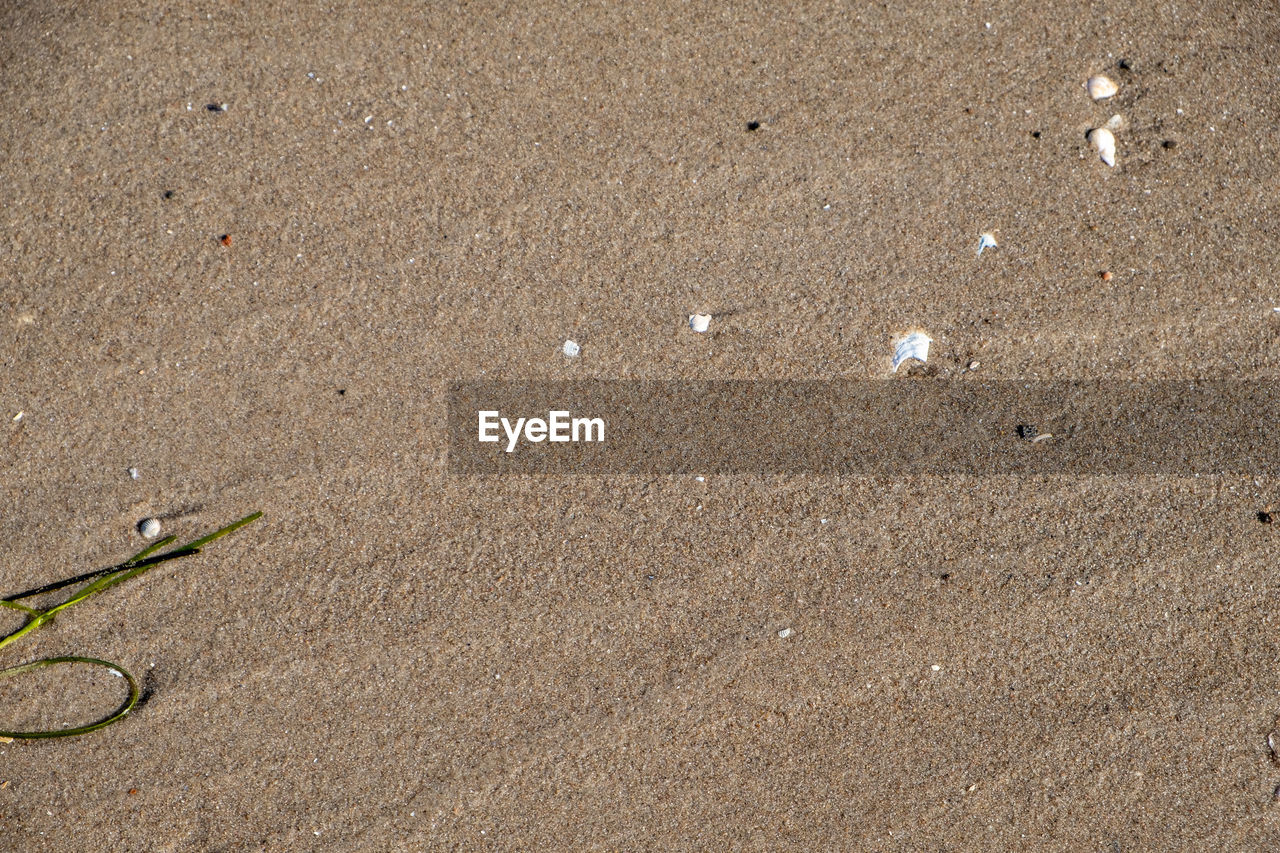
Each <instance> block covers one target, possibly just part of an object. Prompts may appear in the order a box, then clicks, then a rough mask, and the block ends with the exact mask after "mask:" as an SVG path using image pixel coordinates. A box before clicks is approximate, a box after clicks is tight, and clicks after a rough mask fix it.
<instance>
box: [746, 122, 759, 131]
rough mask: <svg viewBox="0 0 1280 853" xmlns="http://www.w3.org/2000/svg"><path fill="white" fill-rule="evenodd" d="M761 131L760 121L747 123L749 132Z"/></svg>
mask: <svg viewBox="0 0 1280 853" xmlns="http://www.w3.org/2000/svg"><path fill="white" fill-rule="evenodd" d="M759 129H760V122H758V121H749V122H747V130H759Z"/></svg>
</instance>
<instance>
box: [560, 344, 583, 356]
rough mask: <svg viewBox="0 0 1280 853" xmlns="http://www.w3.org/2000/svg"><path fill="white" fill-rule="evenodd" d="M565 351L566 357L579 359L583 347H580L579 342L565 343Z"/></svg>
mask: <svg viewBox="0 0 1280 853" xmlns="http://www.w3.org/2000/svg"><path fill="white" fill-rule="evenodd" d="M563 351H564V354H565V356H566V357H568V358H577V357H578V353H580V352H582V347H580V346H578V342H577V341H565V342H564V350H563Z"/></svg>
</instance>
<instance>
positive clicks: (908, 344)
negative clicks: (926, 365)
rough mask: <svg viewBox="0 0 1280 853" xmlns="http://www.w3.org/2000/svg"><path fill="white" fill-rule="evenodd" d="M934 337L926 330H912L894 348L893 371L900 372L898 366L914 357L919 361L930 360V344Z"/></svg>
mask: <svg viewBox="0 0 1280 853" xmlns="http://www.w3.org/2000/svg"><path fill="white" fill-rule="evenodd" d="M932 342H933V339H932V338H930V337H929V336H928V335H926V334H925V333H924V332H912V333H911V334H909V335H907V336H906V337H905V338H903V339H902V340H900V341H898V345H897V346H896V347H894V349H893V372H894V373H897V372H898V366H899V365H900V364H902V362H904V361H906V360H907V359H911V358H914V359H916V360H917V361H920V362H925V361H928V360H929V344H931V343H932Z"/></svg>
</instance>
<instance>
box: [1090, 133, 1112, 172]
mask: <svg viewBox="0 0 1280 853" xmlns="http://www.w3.org/2000/svg"><path fill="white" fill-rule="evenodd" d="M1089 141H1090V142H1092V143H1093V147H1094V148H1097V149H1098V156H1099V157H1100V158H1102V162H1104V163H1106V164H1107V165H1108V166H1114V165H1115V164H1116V135H1115V134H1114V133H1112V132H1111V131H1109V130H1107V129H1106V128H1105V127H1095V128H1094V129H1093V130H1091V131H1089Z"/></svg>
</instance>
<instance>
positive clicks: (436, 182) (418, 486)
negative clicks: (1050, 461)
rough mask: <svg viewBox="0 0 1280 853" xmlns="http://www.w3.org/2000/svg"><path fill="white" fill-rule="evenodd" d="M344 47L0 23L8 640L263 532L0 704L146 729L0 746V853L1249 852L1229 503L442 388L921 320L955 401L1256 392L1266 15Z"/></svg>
mask: <svg viewBox="0 0 1280 853" xmlns="http://www.w3.org/2000/svg"><path fill="white" fill-rule="evenodd" d="M362 5H363V8H356V4H351V5H350V6H348V5H345V4H336V5H332V6H330V5H320V4H309V3H305V2H304V3H291V4H281V3H272V2H253V0H242V2H225V3H219V4H214V5H212V6H198V7H196V6H193V7H188V6H187V5H186V4H158V5H157V4H148V3H138V2H115V0H113V2H105V3H52V2H15V3H9V4H5V5H4V7H3V9H0V68H3V73H2V74H0V99H2V101H0V103H3V106H4V108H5V116H6V120H5V121H4V123H3V125H0V134H3V144H2V146H0V148H2V150H3V152H4V153H3V159H2V160H0V170H2V172H3V180H0V216H2V217H3V219H4V224H5V227H4V228H3V230H2V231H0V359H2V361H0V363H3V364H4V366H5V368H4V371H3V376H4V380H5V381H4V382H3V383H0V415H3V417H0V430H3V432H4V435H3V438H2V440H3V442H4V446H5V453H4V454H3V455H2V456H0V490H2V494H0V541H3V542H4V544H5V553H4V558H3V561H2V563H0V580H2V583H0V588H2V591H3V594H9V593H10V592H14V591H18V590H21V589H26V588H28V587H30V586H34V585H38V584H42V583H46V582H48V581H50V580H54V579H57V578H60V577H63V576H67V575H70V574H74V573H77V572H80V571H86V570H88V569H90V568H94V567H99V566H104V565H108V564H110V563H111V562H113V561H115V560H118V559H121V558H123V557H124V556H126V555H128V554H129V553H131V552H132V551H135V550H137V549H138V548H140V547H141V542H140V539H139V537H138V535H137V533H136V531H135V527H134V526H135V525H136V524H137V522H138V521H139V520H140V519H142V518H145V517H148V516H155V517H157V518H160V519H162V521H163V523H164V530H165V533H166V534H167V533H174V534H175V535H178V536H186V535H188V534H198V533H201V532H205V531H207V530H212V529H215V528H216V527H218V526H221V525H222V524H225V523H227V522H229V521H231V520H233V519H235V518H238V517H240V516H242V515H244V514H246V513H248V512H250V511H253V510H257V509H261V510H263V511H264V512H265V514H266V517H265V518H264V519H263V521H261V522H259V523H257V524H255V525H253V526H252V527H250V528H247V529H245V530H244V531H241V532H238V533H237V534H236V535H235V536H233V537H231V538H230V539H227V540H225V541H222V542H219V543H217V545H216V547H211V548H210V549H209V550H208V551H207V552H206V553H204V554H202V555H200V556H199V557H197V558H195V559H194V560H192V561H189V562H187V563H185V564H180V565H174V566H173V567H168V566H166V567H165V568H164V569H163V570H162V571H156V572H154V573H152V574H149V575H147V576H146V577H144V578H142V579H140V580H139V581H137V582H135V583H131V584H130V585H127V586H124V587H121V588H119V589H116V590H113V591H112V592H111V593H110V594H109V596H107V597H104V598H102V599H101V600H98V601H95V602H91V603H89V604H86V605H84V606H82V607H80V608H78V609H77V610H76V611H75V612H74V613H72V614H69V618H67V619H65V620H60V621H59V622H58V623H57V624H56V625H54V626H52V627H49V628H46V629H44V630H42V631H41V632H40V634H39V636H37V637H35V638H33V639H32V640H31V641H29V642H26V643H23V644H22V645H20V646H18V647H15V648H14V649H12V650H10V651H11V653H12V654H11V657H13V660H9V659H8V658H6V660H5V661H3V662H0V663H5V664H8V663H16V662H19V659H25V658H26V657H35V656H39V655H47V654H66V653H83V654H94V655H97V656H101V657H106V658H109V659H111V660H116V661H119V662H121V663H122V664H124V665H126V666H128V667H129V668H130V669H132V670H133V671H134V672H136V673H139V674H145V677H146V682H147V687H148V688H149V690H150V691H151V695H150V698H149V700H148V701H147V703H146V705H145V706H143V707H142V708H140V709H139V710H138V711H137V712H136V713H135V714H134V715H132V716H131V717H130V718H129V719H128V720H126V721H125V722H124V723H122V724H120V725H118V726H116V727H113V728H111V729H109V730H107V731H106V732H104V733H98V734H95V735H90V736H88V737H84V738H80V739H75V740H70V741H62V742H58V741H54V742H47V743H15V744H9V745H4V746H0V779H2V780H4V781H7V782H8V783H9V784H8V786H7V787H3V788H0V816H2V822H3V825H4V829H3V837H4V843H3V846H6V847H8V846H10V845H12V849H33V850H34V849H47V850H79V849H84V850H89V849H93V850H103V849H119V850H144V849H145V850H249V849H270V850H309V849H313V850H420V849H481V848H493V849H762V850H780V849H842V848H843V849H868V850H978V849H984V850H1002V849H1018V850H1068V849H1069V850H1152V849H1165V850H1170V849H1187V850H1205V849H1220V850H1259V849H1268V848H1275V847H1277V846H1280V822H1278V821H1280V818H1278V817H1277V816H1278V815H1280V810H1278V809H1277V806H1276V804H1275V803H1274V802H1273V793H1274V791H1275V790H1276V786H1277V784H1280V770H1278V768H1277V767H1276V765H1275V764H1274V763H1272V762H1271V761H1270V759H1269V755H1268V751H1267V741H1266V737H1267V733H1268V732H1269V731H1271V728H1272V726H1273V724H1274V721H1275V719H1276V717H1277V714H1278V713H1280V693H1278V691H1277V687H1278V685H1277V680H1278V679H1280V674H1278V673H1277V668H1276V663H1277V656H1278V653H1280V644H1278V643H1277V640H1276V633H1275V624H1274V623H1275V616H1276V615H1277V614H1276V607H1277V600H1278V599H1277V589H1276V579H1275V569H1274V561H1275V555H1276V550H1277V539H1276V538H1275V537H1276V533H1277V530H1276V528H1275V526H1274V525H1272V526H1268V525H1264V524H1260V523H1258V521H1257V519H1256V513H1257V512H1258V511H1259V510H1260V509H1262V508H1263V507H1264V506H1266V505H1268V504H1270V503H1273V502H1275V503H1280V496H1277V494H1276V481H1275V478H1274V477H1270V476H1265V475H1266V473H1267V472H1259V476H1258V478H1256V479H1255V478H1237V479H1221V478H1220V479H1200V480H1181V479H1176V478H1166V479H1156V478H1150V479H1147V480H1142V481H1136V482H1135V481H1121V480H1118V479H1114V478H1112V479H1108V478H1080V477H1075V478H1072V477H1065V476H1064V477H1058V478H1042V479H1025V480H1000V479H998V478H976V477H975V478H918V479H915V480H911V481H907V482H888V481H880V480H872V479H860V478H842V479H837V478H826V479H823V478H816V477H803V476H797V477H788V478H774V479H767V480H762V479H752V478H748V477H740V478H724V477H710V478H708V479H707V481H706V482H704V483H698V482H696V481H695V480H694V479H693V478H692V477H688V478H684V477H654V478H621V477H619V478H611V479H610V478H604V479H584V478H579V479H568V480H555V481H550V480H546V481H544V480H534V479H518V478H512V479H492V478H491V479H480V478H476V479H468V478H461V477H451V476H449V475H448V474H447V473H446V471H445V467H444V464H445V458H444V435H443V421H444V411H443V395H444V391H445V388H446V386H447V383H448V382H450V381H452V380H458V379H477V378H499V377H500V378H520V379H533V378H590V377H609V378H681V377H689V378H730V377H732V378H787V377H795V378H806V379H812V378H869V377H876V376H883V375H886V374H887V366H886V365H887V356H888V354H889V352H890V346H889V341H890V339H891V338H892V336H893V335H895V334H897V333H899V332H901V331H902V329H904V328H906V327H907V326H911V325H916V324H918V325H920V326H922V327H923V328H926V329H927V330H928V331H929V333H930V336H931V337H932V338H933V339H934V343H933V347H932V349H931V351H930V357H929V365H928V369H929V370H930V371H932V372H933V374H934V375H936V376H940V377H944V378H946V377H955V376H958V375H959V373H960V371H961V370H963V369H964V367H965V366H966V365H968V364H969V363H970V362H972V361H980V362H981V365H982V366H981V370H982V371H983V374H984V375H988V376H992V377H1058V378H1074V377H1091V376H1093V377H1107V376H1118V377H1124V378H1138V377H1189V376H1230V377H1253V376H1256V377H1260V378H1271V377H1273V376H1274V375H1275V366H1276V365H1277V364H1280V335H1278V334H1277V331H1278V330H1280V319H1277V317H1280V315H1276V314H1274V313H1273V312H1272V311H1271V309H1272V307H1273V305H1274V304H1276V302H1275V300H1276V294H1275V282H1274V272H1275V260H1276V226H1275V223H1276V221H1277V213H1278V211H1277V204H1278V203H1277V199H1278V198H1280V195H1278V194H1277V187H1278V186H1280V185H1278V183H1277V172H1276V165H1275V164H1276V163H1277V158H1278V155H1280V151H1277V147H1278V143H1277V136H1276V132H1275V121H1276V116H1277V115H1280V98H1278V97H1277V94H1276V92H1277V90H1276V87H1275V84H1274V81H1275V80H1276V79H1277V76H1278V75H1280V68H1277V53H1276V50H1275V46H1276V44H1277V35H1278V33H1277V28H1278V26H1280V25H1278V24H1277V22H1276V19H1275V16H1274V14H1272V13H1271V12H1270V11H1268V10H1263V9H1258V8H1250V7H1249V6H1247V5H1245V4H1232V3H1213V4H1200V3H1194V4H1193V3H1155V2H1149V0H1135V2H1130V3H1127V4H1123V5H1117V6H1107V7H1106V8H1105V9H1103V8H1102V7H1094V8H1092V9H1091V8H1089V7H1088V6H1086V5H1084V4H1065V3H1063V4H1056V5H1055V6H1054V7H1053V8H1048V7H1045V6H1044V4H1038V3H1037V4H1033V3H1015V4H1005V5H1004V6H1001V7H1000V8H998V9H990V10H986V11H984V10H981V9H977V8H974V7H971V6H964V7H960V6H956V5H955V4H948V3H929V2H926V3H913V4H893V5H891V8H887V9H886V8H882V7H880V6H867V7H859V8H853V9H850V8H847V7H846V6H843V5H839V4H822V3H805V4H798V5H794V6H793V7H790V8H789V9H788V11H785V12H780V11H779V10H777V9H774V8H771V7H767V6H764V5H758V4H744V5H735V6H729V7H724V6H719V5H715V4H705V5H703V6H698V5H690V4H677V3H669V4H662V3H654V2H643V3H635V4H626V5H617V4H592V5H589V6H586V7H583V8H578V7H577V6H576V5H574V4H565V5H554V4H548V3H541V2H536V3H532V4H520V5H516V6H501V5H498V4H488V3H481V4H467V5H457V6H454V5H448V4H438V5H436V4H433V5H430V6H427V5H424V4H410V3H374V4H362ZM988 24H989V26H988ZM1122 58H1123V59H1126V60H1128V64H1129V66H1130V67H1129V68H1127V69H1126V68H1120V67H1119V66H1118V62H1119V60H1120V59H1122ZM1100 73H1105V74H1107V75H1108V76H1111V77H1112V78H1113V79H1115V80H1116V81H1117V83H1119V84H1120V92H1119V94H1118V95H1117V96H1115V97H1114V98H1111V99H1109V100H1108V101H1107V102H1105V103H1104V104H1094V103H1093V102H1092V101H1091V100H1090V99H1089V98H1088V96H1087V94H1086V93H1085V92H1084V91H1083V89H1082V87H1081V84H1082V82H1083V81H1084V80H1085V79H1087V78H1088V77H1089V76H1090V75H1093V74H1100ZM223 103H225V104H226V105H227V109H226V111H225V112H222V111H218V112H214V111H210V110H207V109H206V105H207V104H218V105H221V104H223ZM1179 110H1181V112H1179ZM1113 113H1121V114H1123V115H1124V116H1125V119H1126V122H1127V124H1126V127H1125V129H1124V130H1122V131H1120V132H1118V133H1117V138H1118V140H1119V144H1120V154H1119V163H1118V165H1117V167H1116V168H1115V169H1107V168H1106V167H1105V166H1103V165H1102V164H1101V163H1099V162H1097V158H1096V155H1095V154H1094V152H1093V151H1092V148H1091V147H1090V146H1089V144H1088V142H1087V140H1086V139H1085V132H1086V131H1087V130H1088V129H1089V128H1090V127H1095V126H1098V125H1099V124H1100V123H1102V122H1105V121H1106V120H1107V119H1108V118H1109V117H1110V115H1111V114H1113ZM366 117H371V118H369V120H368V121H366ZM753 121H754V122H759V123H760V125H759V127H758V128H757V129H756V130H748V129H747V124H748V122H753ZM1166 143H1174V145H1173V146H1172V147H1170V146H1168V145H1167V144H1166ZM166 193H168V194H170V195H169V196H168V197H166ZM991 230H998V232H999V239H1000V244H999V248H998V249H995V250H991V251H988V252H985V253H984V254H983V255H982V257H981V258H977V259H975V256H974V251H975V246H976V241H977V239H978V235H979V234H980V233H981V232H984V231H991ZM228 234H229V235H230V236H231V240H230V245H225V244H224V241H222V240H221V239H220V238H221V237H222V236H223V235H228ZM1101 270H1111V271H1113V273H1114V275H1113V277H1112V279H1111V280H1108V281H1103V280H1102V279H1101V278H1100V277H1099V275H1098V273H1099V271H1101ZM699 312H705V313H711V314H713V315H715V317H716V321H715V324H714V326H713V327H712V333H711V334H707V335H694V334H691V333H689V330H688V328H687V322H688V321H687V318H688V316H689V315H690V314H693V313H699ZM566 339H573V340H575V341H577V342H579V343H580V344H581V346H582V351H581V354H580V356H579V357H577V358H575V359H572V360H569V359H566V358H564V357H563V356H562V354H561V352H560V348H561V347H562V345H563V342H564V341H565V340H566ZM917 368H918V366H917ZM903 372H904V373H911V371H909V370H904V371H903ZM19 411H22V412H24V413H25V414H24V417H23V418H22V419H21V420H20V421H18V422H13V421H11V418H12V417H13V416H14V415H15V414H17V412H19ZM131 466H133V467H136V468H138V470H139V477H138V479H136V480H134V479H132V478H131V477H130V476H129V474H128V468H129V467H131ZM699 507H700V508H699ZM823 518H825V519H828V523H826V524H822V523H821V522H820V519H823ZM784 628H791V629H793V631H794V632H795V633H794V634H793V635H792V636H789V637H787V638H786V639H785V640H783V639H779V637H778V635H777V633H778V631H780V630H782V629H784ZM934 665H937V666H938V667H939V669H937V670H936V671H935V670H934V669H933V668H932V667H933V666H934ZM6 689H7V688H6ZM5 695H8V694H5ZM0 698H2V697H0ZM0 707H4V706H0ZM9 707H11V706H9ZM131 789H136V790H137V793H135V794H130V793H129V792H130V790H131ZM69 830H71V831H69Z"/></svg>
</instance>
